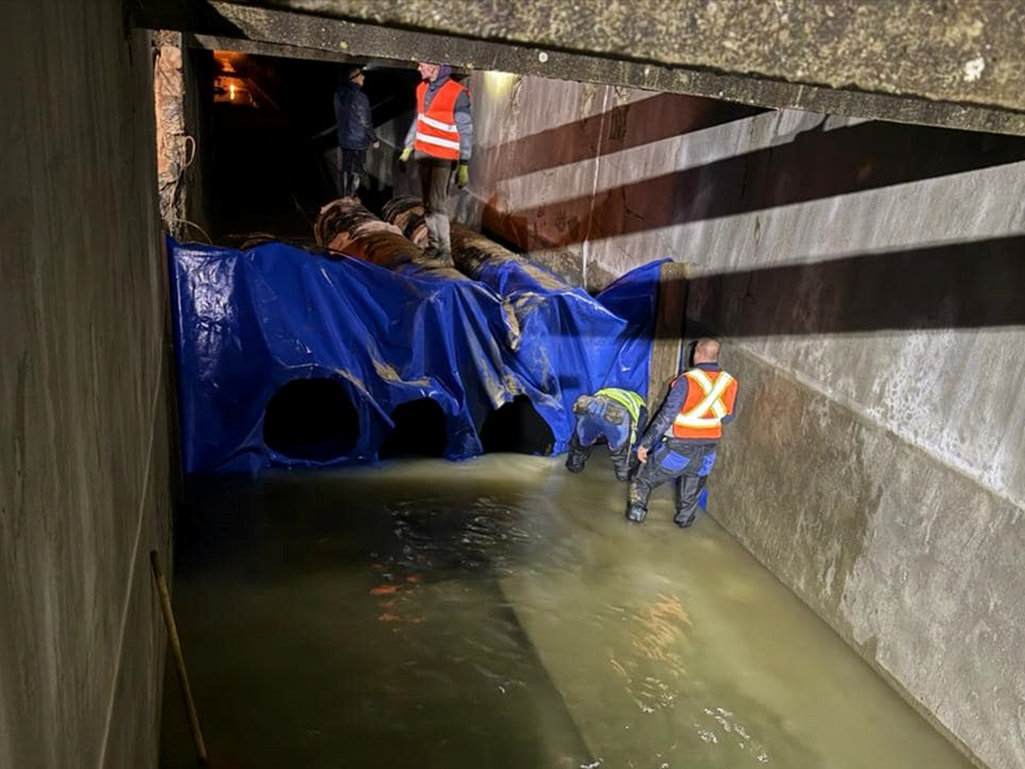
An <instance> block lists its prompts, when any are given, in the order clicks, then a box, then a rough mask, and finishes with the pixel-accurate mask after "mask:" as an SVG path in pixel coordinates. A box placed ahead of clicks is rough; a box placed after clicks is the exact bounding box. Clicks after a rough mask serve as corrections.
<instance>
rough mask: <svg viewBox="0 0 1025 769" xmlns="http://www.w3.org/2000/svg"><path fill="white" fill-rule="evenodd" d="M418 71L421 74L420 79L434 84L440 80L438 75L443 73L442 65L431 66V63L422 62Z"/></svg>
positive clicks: (418, 66)
mask: <svg viewBox="0 0 1025 769" xmlns="http://www.w3.org/2000/svg"><path fill="white" fill-rule="evenodd" d="M417 71H418V72H419V73H420V77H422V78H423V79H424V80H430V81H431V82H432V83H433V82H434V81H435V80H437V79H438V74H439V73H440V72H441V65H440V64H431V63H430V62H429V61H422V62H420V63H419V64H418V65H417Z"/></svg>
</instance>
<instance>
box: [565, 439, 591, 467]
mask: <svg viewBox="0 0 1025 769" xmlns="http://www.w3.org/2000/svg"><path fill="white" fill-rule="evenodd" d="M591 448H592V447H591V446H589V445H588V446H585V445H583V444H582V443H581V442H580V438H579V437H578V436H577V430H574V431H573V434H572V435H571V436H570V437H569V453H568V454H567V456H566V469H567V470H569V471H570V472H571V473H579V472H582V471H583V469H584V464H585V463H586V462H587V458H588V457H589V456H590V455H591Z"/></svg>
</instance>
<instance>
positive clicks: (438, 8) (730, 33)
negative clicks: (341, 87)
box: [133, 0, 1025, 135]
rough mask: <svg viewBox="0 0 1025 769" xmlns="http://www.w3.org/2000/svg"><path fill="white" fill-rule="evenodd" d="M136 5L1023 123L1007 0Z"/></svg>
mask: <svg viewBox="0 0 1025 769" xmlns="http://www.w3.org/2000/svg"><path fill="white" fill-rule="evenodd" d="M136 2H137V5H138V7H137V8H136V10H135V12H134V15H133V19H134V23H135V24H136V25H138V26H145V27H149V28H153V29H162V28H166V29H178V30H182V31H186V32H193V33H195V34H196V35H197V36H198V38H197V39H199V40H201V41H202V40H206V41H207V42H208V43H209V42H215V41H217V40H228V39H235V40H247V41H251V42H253V43H255V44H261V45H271V46H282V47H283V49H282V50H288V51H291V52H292V54H293V55H295V54H297V53H298V52H301V51H302V50H307V51H316V52H319V53H318V54H317V55H316V56H315V57H316V58H336V59H337V60H339V61H345V60H350V59H351V58H354V57H358V58H361V59H371V60H373V59H381V60H392V61H407V62H412V61H417V60H421V59H427V60H434V61H445V62H448V63H451V64H455V65H458V66H461V67H466V68H468V69H486V70H500V71H505V72H514V73H520V74H527V75H538V76H543V77H554V78H561V79H566V80H578V81H586V82H596V83H608V84H613V85H623V86H630V87H635V88H642V89H648V90H654V91H666V92H676V93H687V94H694V95H698V96H707V97H712V98H719V99H725V100H727V101H733V102H739V103H744V104H751V105H755V106H762V107H775V108H793V109H804V110H809V111H813V112H818V113H822V114H836V115H847V116H853V117H862V118H870V119H879V120H889V121H894V122H902V123H917V124H923V125H935V126H943V127H950V128H960V129H966V130H976V131H987V132H992V133H1008V134H1017V135H1025V47H1022V46H1021V45H1020V40H1022V39H1025V13H1021V12H1020V10H1019V7H1018V4H1017V3H1012V2H1003V0H946V1H944V0H878V1H877V2H874V3H855V2H848V1H847V0H835V1H834V2H826V1H825V0H777V2H774V3H767V2H763V0H716V2H706V1H705V0H675V2H671V3H669V2H666V0H635V2H633V3H630V4H629V5H626V4H623V3H619V2H614V1H610V0H579V1H578V2H576V3H562V4H559V3H549V2H542V1H541V0H536V1H535V2H521V3H502V4H500V5H498V4H493V3H479V2H471V1H470V0H446V2H443V3H439V2H437V0H430V1H429V2H424V1H423V0H403V1H402V2H399V1H398V0H373V2H369V1H361V0H258V1H257V2H250V3H248V4H242V3H238V2H218V1H216V0H209V1H206V0H136ZM499 8H500V10H499ZM944 8H945V9H947V10H946V11H944V10H943V9H944ZM310 58H314V56H311V57H310Z"/></svg>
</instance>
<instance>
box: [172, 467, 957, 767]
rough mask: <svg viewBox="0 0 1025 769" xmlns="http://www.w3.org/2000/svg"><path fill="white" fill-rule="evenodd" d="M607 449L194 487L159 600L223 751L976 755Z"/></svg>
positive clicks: (178, 743) (362, 760)
mask: <svg viewBox="0 0 1025 769" xmlns="http://www.w3.org/2000/svg"><path fill="white" fill-rule="evenodd" d="M602 459H603V458H597V459H596V460H595V461H592V462H591V463H589V464H588V467H587V470H586V471H585V472H584V473H583V474H582V475H580V476H574V475H570V474H568V473H566V472H564V470H563V469H562V467H561V463H560V462H559V460H558V458H539V457H524V456H503V455H490V456H485V457H482V458H479V459H477V460H473V461H471V462H465V463H460V464H453V463H447V462H444V461H440V460H418V461H409V462H399V463H395V464H388V465H385V466H382V467H378V468H374V469H350V470H345V471H331V472H317V473H308V474H306V473H283V474H280V475H269V476H266V477H265V478H264V479H262V480H261V481H260V482H259V483H256V484H251V483H250V484H239V483H234V482H228V481H220V482H215V483H212V484H210V485H207V486H206V487H205V488H201V489H199V490H198V492H197V494H198V496H197V497H196V502H195V504H194V505H193V506H191V507H189V508H188V509H187V510H186V511H185V513H184V514H183V515H182V516H181V518H180V520H179V522H178V533H179V537H178V540H179V541H178V556H179V557H178V570H177V575H176V590H175V601H176V604H177V610H178V612H179V614H180V624H181V627H182V634H183V639H184V642H185V645H186V654H187V655H188V656H189V666H190V672H191V673H192V676H193V678H194V679H195V680H194V682H193V684H194V688H195V690H196V696H197V700H198V704H199V708H200V715H201V717H202V718H203V719H204V726H205V730H206V732H207V740H208V743H209V744H210V746H211V751H212V753H213V755H214V756H215V758H218V757H223V758H224V759H226V760H227V761H228V762H233V763H236V764H238V765H239V766H246V767H249V768H250V769H263V768H264V767H267V768H268V769H269V768H270V767H282V766H303V767H324V768H325V769H327V768H329V767H330V768H337V767H382V768H383V767H394V766H406V765H416V766H418V767H419V766H425V767H455V766H460V767H461V766H481V767H498V768H502V767H517V769H522V767H566V768H567V769H569V768H571V767H572V768H573V769H576V768H577V767H592V769H596V768H597V767H638V768H640V767H645V768H648V767H665V768H666V769H668V767H684V766H687V767H693V766H699V767H703V768H704V767H712V768H713V769H714V768H715V767H734V768H736V767H745V766H752V767H754V766H766V765H768V766H779V767H786V768H787V769H804V768H805V767H807V768H808V769H812V767H814V768H815V769H818V767H823V766H829V767H837V768H838V769H847V768H848V767H849V768H850V769H854V768H855V767H859V768H860V767H864V766H873V767H884V768H885V767H892V768H893V769H896V768H897V767H906V766H917V765H923V766H930V767H935V768H937V769H946V768H947V767H950V768H953V767H958V769H960V768H961V767H968V766H969V764H968V762H967V761H965V760H964V759H962V758H961V757H960V756H959V755H958V754H957V753H956V752H955V751H954V750H953V748H951V747H950V746H949V745H948V744H947V743H946V742H945V741H943V740H942V738H940V737H939V736H938V735H937V734H935V733H934V732H933V731H932V730H931V729H930V728H929V727H928V726H927V725H926V724H925V723H924V722H923V721H922V720H921V719H920V718H919V717H918V716H917V715H916V714H915V713H914V712H912V711H911V710H910V709H909V708H908V707H907V706H906V705H905V704H904V703H903V702H902V701H901V700H900V698H899V697H897V696H896V695H895V694H894V693H893V692H892V691H890V690H889V689H888V688H887V687H886V686H885V685H884V684H883V683H882V682H881V681H880V680H879V679H878V678H877V677H876V676H875V675H874V673H873V672H872V671H871V670H870V669H869V668H867V667H866V666H865V665H864V664H863V663H861V661H860V660H858V659H857V658H856V657H854V656H853V655H852V654H851V653H850V652H849V651H848V650H847V649H846V647H844V646H843V645H842V643H841V642H840V641H839V640H838V639H837V638H836V637H835V636H834V635H833V634H832V633H831V632H830V631H829V630H828V629H827V628H825V627H824V626H823V625H822V624H821V623H820V622H818V620H817V619H815V618H814V617H813V616H812V615H811V614H810V613H809V612H807V611H806V610H805V609H804V607H803V606H801V605H800V604H799V603H798V602H797V601H796V599H795V598H794V597H793V596H792V595H791V594H790V593H789V592H788V591H786V590H785V589H784V588H783V587H782V586H781V585H779V584H778V583H777V582H776V581H775V580H774V579H773V578H772V577H771V575H769V574H767V573H766V572H765V571H764V570H763V569H761V568H760V567H759V566H758V565H757V564H756V563H754V562H753V561H752V560H751V559H750V558H749V557H748V556H747V554H746V553H745V552H744V551H743V550H742V549H741V548H740V547H739V546H738V545H736V543H734V542H733V540H731V539H730V538H729V537H728V536H726V535H725V534H724V532H722V531H721V530H720V529H719V528H718V527H717V526H716V525H715V523H714V522H713V521H712V520H711V519H708V518H701V519H699V521H698V523H697V524H696V525H695V526H694V527H693V528H692V529H689V530H687V531H686V532H683V531H680V530H679V529H677V528H676V527H675V526H673V525H672V523H671V516H672V503H671V501H670V499H669V495H668V492H667V493H666V494H664V495H662V494H660V495H657V496H656V498H655V499H654V500H653V503H652V505H651V512H650V515H649V518H648V522H647V523H645V525H643V526H634V525H631V524H629V523H627V522H626V521H625V520H624V519H623V517H622V508H623V501H624V494H625V490H624V487H623V485H622V484H619V483H617V482H616V481H615V480H614V478H613V476H612V470H611V465H610V463H609V462H607V461H601V460H602ZM713 494H714V489H713ZM164 713H165V717H164V735H163V740H162V743H163V757H162V765H163V766H165V767H168V769H177V767H184V766H191V765H192V762H191V755H190V750H189V747H190V746H189V742H188V739H189V738H188V731H187V727H186V725H185V721H184V717H183V716H182V708H181V705H180V702H179V701H178V699H177V690H176V689H175V688H174V686H173V683H172V684H171V685H170V686H169V687H168V690H167V695H166V706H165V709H164ZM222 763H223V761H222Z"/></svg>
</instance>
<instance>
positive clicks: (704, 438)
mask: <svg viewBox="0 0 1025 769" xmlns="http://www.w3.org/2000/svg"><path fill="white" fill-rule="evenodd" d="M693 365H694V367H693V368H691V369H688V370H687V371H684V372H683V373H682V374H680V375H679V376H677V377H676V379H674V380H673V381H672V383H671V384H670V385H669V394H668V395H666V398H665V400H664V401H663V403H662V406H661V408H660V409H659V412H658V414H657V415H656V416H655V418H654V419H653V420H652V421H651V424H650V425H648V429H647V430H646V431H645V433H644V436H643V437H642V438H641V440H640V443H639V444H638V446H637V459H638V460H639V461H640V463H641V464H640V467H638V468H637V472H636V473H635V474H634V477H633V480H632V481H631V482H630V492H629V505H628V507H627V510H626V517H627V518H628V519H629V520H631V521H634V522H635V523H641V522H642V521H643V520H644V518H645V517H646V516H647V514H648V496H649V495H650V494H651V490H652V489H654V488H655V487H656V486H660V485H661V484H663V483H665V482H666V481H670V480H675V481H676V482H677V492H676V515H675V516H674V517H673V521H674V522H675V523H676V525H677V526H679V527H681V528H686V527H688V526H690V525H691V524H692V523H694V518H695V516H697V512H698V499H699V497H700V495H701V490H702V489H703V488H704V487H705V482H706V481H707V479H708V475H709V473H711V472H712V466H713V465H714V464H715V455H716V449H717V448H718V446H719V440H720V438H721V437H722V426H723V425H724V424H726V423H727V422H730V421H731V420H732V419H733V410H734V406H735V404H736V399H737V380H736V379H734V378H733V377H732V376H730V375H729V374H728V373H726V372H725V371H723V370H722V369H721V368H720V367H719V342H718V341H717V340H715V339H707V338H704V339H699V340H698V341H697V342H696V343H695V345H694V354H693Z"/></svg>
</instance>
